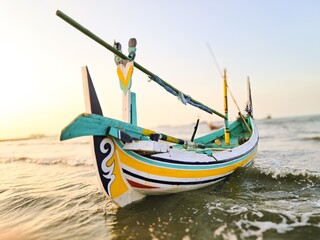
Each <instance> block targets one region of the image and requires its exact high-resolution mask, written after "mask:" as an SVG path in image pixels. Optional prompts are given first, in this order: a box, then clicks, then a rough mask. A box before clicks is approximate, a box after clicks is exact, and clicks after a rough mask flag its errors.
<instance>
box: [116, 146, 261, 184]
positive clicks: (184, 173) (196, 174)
mask: <svg viewBox="0 0 320 240" xmlns="http://www.w3.org/2000/svg"><path fill="white" fill-rule="evenodd" d="M256 151H257V150H256ZM256 151H255V152H254V153H253V154H251V155H250V156H249V157H247V158H246V159H244V160H243V161H241V162H239V163H236V164H234V165H231V166H226V167H221V168H215V169H211V170H180V169H170V168H164V167H156V166H151V165H149V164H146V163H143V162H141V161H139V160H137V159H135V158H133V157H131V156H129V155H128V154H126V153H125V152H124V151H119V157H120V161H121V163H123V164H124V165H126V166H128V167H131V168H133V169H136V170H137V171H141V172H144V173H148V174H152V175H158V176H162V177H172V178H203V177H211V176H218V175H224V174H227V173H229V172H232V171H234V170H235V169H236V168H238V167H241V166H243V165H245V164H246V163H248V162H249V161H250V160H252V158H253V157H254V156H255V155H256Z"/></svg>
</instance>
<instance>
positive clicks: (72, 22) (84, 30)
mask: <svg viewBox="0 0 320 240" xmlns="http://www.w3.org/2000/svg"><path fill="white" fill-rule="evenodd" d="M56 15H57V16H58V17H60V18H61V19H63V20H64V21H66V22H67V23H69V24H70V25H71V26H73V27H75V28H76V29H78V30H79V31H80V32H82V33H84V34H85V35H87V36H88V37H90V38H91V39H93V40H94V41H96V42H97V43H99V44H100V45H102V46H103V47H105V48H107V49H108V50H109V51H111V52H112V53H114V54H115V55H117V56H119V57H120V58H122V59H128V57H127V56H126V55H124V54H123V53H121V52H119V51H118V50H117V49H115V48H114V47H112V46H111V45H110V44H108V43H106V42H105V41H103V40H102V39H101V38H99V37H98V36H97V35H95V34H94V33H92V32H91V31H89V30H88V29H87V28H85V27H83V26H82V25H80V24H79V23H77V22H76V21H75V20H73V19H72V18H70V17H69V16H67V15H66V14H64V13H63V12H61V11H60V10H57V12H56ZM134 66H135V67H136V68H137V69H139V70H140V71H142V72H143V73H145V74H146V75H147V76H149V78H150V79H151V80H153V81H155V82H156V83H158V84H159V85H160V86H162V87H163V88H164V89H166V90H167V91H168V92H170V93H171V94H173V95H176V96H178V97H181V98H183V99H186V100H187V103H189V104H190V105H192V106H194V107H197V108H200V109H201V110H203V111H205V112H208V113H210V114H216V115H217V116H219V117H221V118H224V119H227V116H225V115H223V114H222V113H219V112H217V111H216V110H214V109H212V108H210V107H208V106H206V105H204V104H203V103H201V102H199V101H197V100H195V99H193V98H192V97H190V96H188V95H186V94H184V93H182V92H181V91H180V90H179V89H177V88H175V87H173V86H172V85H170V84H169V83H167V82H166V81H164V80H163V79H161V78H160V77H158V76H157V75H156V74H154V73H152V72H151V71H149V70H148V69H146V68H144V67H143V66H141V65H140V64H138V63H137V62H134Z"/></svg>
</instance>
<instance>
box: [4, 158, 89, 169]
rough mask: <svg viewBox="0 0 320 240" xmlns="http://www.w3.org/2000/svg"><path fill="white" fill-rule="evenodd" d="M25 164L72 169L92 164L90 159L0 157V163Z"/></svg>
mask: <svg viewBox="0 0 320 240" xmlns="http://www.w3.org/2000/svg"><path fill="white" fill-rule="evenodd" d="M14 162H25V163H32V164H39V165H56V164H61V165H67V166H72V167H77V166H92V165H93V162H92V159H91V158H79V157H77V158H64V159H63V158H40V159H37V158H28V157H0V163H4V164H7V163H14Z"/></svg>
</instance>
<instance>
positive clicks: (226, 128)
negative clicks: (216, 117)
mask: <svg viewBox="0 0 320 240" xmlns="http://www.w3.org/2000/svg"><path fill="white" fill-rule="evenodd" d="M227 88H228V84H227V71H226V69H224V72H223V90H224V114H225V116H226V118H225V119H224V141H225V144H226V145H230V130H229V121H228V91H227Z"/></svg>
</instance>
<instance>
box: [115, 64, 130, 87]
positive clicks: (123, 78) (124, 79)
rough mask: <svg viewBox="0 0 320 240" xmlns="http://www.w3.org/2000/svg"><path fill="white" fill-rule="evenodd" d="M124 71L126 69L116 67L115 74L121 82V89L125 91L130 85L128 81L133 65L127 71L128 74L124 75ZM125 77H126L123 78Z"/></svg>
mask: <svg viewBox="0 0 320 240" xmlns="http://www.w3.org/2000/svg"><path fill="white" fill-rule="evenodd" d="M125 70H126V68H123V69H122V68H121V67H120V66H118V67H117V74H118V77H119V80H120V81H121V83H122V85H123V87H124V88H125V89H126V88H127V87H128V85H129V83H130V79H131V77H132V73H133V65H131V66H130V67H129V69H128V72H127V73H125V72H124V71H125ZM124 75H126V76H124Z"/></svg>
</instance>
